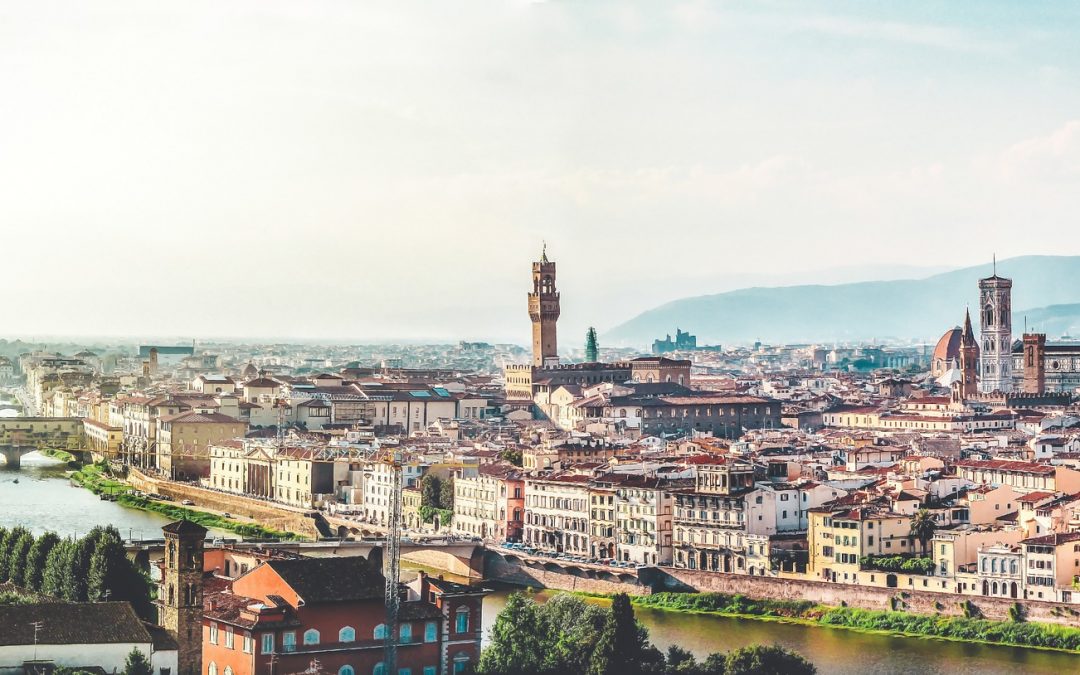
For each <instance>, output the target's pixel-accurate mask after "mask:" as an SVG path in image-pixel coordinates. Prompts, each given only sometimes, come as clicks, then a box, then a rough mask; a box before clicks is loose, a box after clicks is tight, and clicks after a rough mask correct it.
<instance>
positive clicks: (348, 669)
mask: <svg viewBox="0 0 1080 675" xmlns="http://www.w3.org/2000/svg"><path fill="white" fill-rule="evenodd" d="M337 672H338V675H356V671H355V670H353V667H352V666H342V667H340V668H338V671H337Z"/></svg>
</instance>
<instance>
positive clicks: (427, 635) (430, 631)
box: [424, 621, 439, 642]
mask: <svg viewBox="0 0 1080 675" xmlns="http://www.w3.org/2000/svg"><path fill="white" fill-rule="evenodd" d="M438 639H439V626H438V624H436V623H435V622H434V621H428V622H427V623H426V624H424V642H435V641H436V640H438Z"/></svg>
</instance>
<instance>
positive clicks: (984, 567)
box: [982, 558, 990, 572]
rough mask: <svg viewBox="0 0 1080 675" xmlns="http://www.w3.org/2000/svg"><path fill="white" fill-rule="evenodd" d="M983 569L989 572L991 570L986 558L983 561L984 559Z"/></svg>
mask: <svg viewBox="0 0 1080 675" xmlns="http://www.w3.org/2000/svg"><path fill="white" fill-rule="evenodd" d="M982 571H983V572H989V571H990V570H989V566H988V565H987V563H986V558H983V561H982Z"/></svg>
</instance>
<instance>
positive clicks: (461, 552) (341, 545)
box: [127, 539, 484, 579]
mask: <svg viewBox="0 0 1080 675" xmlns="http://www.w3.org/2000/svg"><path fill="white" fill-rule="evenodd" d="M384 545H385V542H384V541H382V540H361V541H317V542H292V541H290V542H273V543H266V542H230V543H229V544H228V546H229V547H231V548H235V549H238V550H245V549H256V550H267V549H272V550H276V551H283V552H287V553H296V554H299V555H305V556H311V557H316V558H319V557H328V556H360V557H362V558H366V559H368V560H371V561H372V562H374V563H376V564H378V565H379V566H380V567H382V561H383V547H384ZM127 550H128V555H129V556H132V557H134V558H135V559H136V560H138V561H139V562H140V563H142V564H150V563H153V562H156V561H157V560H160V559H161V558H162V557H163V556H164V552H165V540H164V539H154V540H145V541H130V542H127ZM401 557H402V559H403V560H405V561H408V562H412V563H416V564H418V565H423V566H424V567H431V568H434V569H438V570H443V571H446V572H449V573H450V574H453V575H455V576H459V577H464V578H466V579H481V578H483V574H484V548H483V546H481V545H479V544H477V543H475V542H454V541H450V542H448V541H441V540H433V541H403V542H402V543H401Z"/></svg>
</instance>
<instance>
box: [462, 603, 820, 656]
mask: <svg viewBox="0 0 1080 675" xmlns="http://www.w3.org/2000/svg"><path fill="white" fill-rule="evenodd" d="M490 639H491V642H490V644H489V645H488V646H487V647H486V648H485V649H484V651H483V652H482V654H481V655H480V662H479V663H478V664H477V667H476V671H477V673H479V674H480V675H561V674H563V673H581V674H583V675H813V674H814V673H816V672H817V671H816V668H815V667H814V665H813V664H811V663H810V662H809V661H807V660H806V659H804V658H803V657H802V656H800V655H799V654H796V653H794V652H789V651H787V650H785V649H783V648H782V647H779V646H761V645H753V646H750V647H744V648H742V649H736V650H733V651H730V652H727V653H726V654H725V653H719V652H718V653H714V654H710V655H709V656H708V657H707V658H706V659H705V660H704V661H700V662H699V661H698V660H697V659H695V658H694V655H693V654H691V653H690V652H689V651H687V650H685V649H682V648H680V647H678V646H672V647H671V648H670V649H668V651H667V654H666V655H665V654H664V653H662V652H661V651H660V650H659V649H657V648H656V647H655V646H653V644H652V643H651V642H650V641H649V631H648V629H646V628H645V627H644V626H642V625H641V624H640V623H639V622H638V621H637V619H636V618H635V617H634V608H633V606H632V605H631V604H630V598H629V597H628V596H627V595H626V594H619V595H616V596H615V597H614V598H613V600H612V603H611V607H610V608H607V607H600V606H598V605H594V604H590V603H587V602H585V601H584V600H582V599H581V598H579V597H577V596H573V595H568V594H559V595H556V596H554V597H553V598H551V599H550V600H548V601H547V602H546V603H542V604H541V603H538V602H536V601H534V600H533V599H531V598H530V597H528V596H526V595H524V594H522V593H515V594H514V595H512V596H510V598H509V600H508V601H507V603H506V607H505V608H504V609H503V610H502V611H501V612H500V613H499V616H498V618H496V619H495V625H494V626H493V627H492V629H491V636H490Z"/></svg>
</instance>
